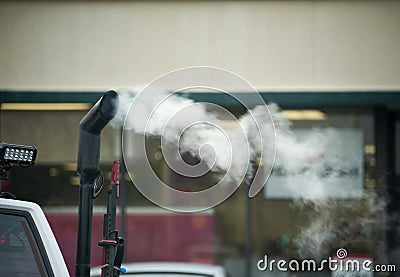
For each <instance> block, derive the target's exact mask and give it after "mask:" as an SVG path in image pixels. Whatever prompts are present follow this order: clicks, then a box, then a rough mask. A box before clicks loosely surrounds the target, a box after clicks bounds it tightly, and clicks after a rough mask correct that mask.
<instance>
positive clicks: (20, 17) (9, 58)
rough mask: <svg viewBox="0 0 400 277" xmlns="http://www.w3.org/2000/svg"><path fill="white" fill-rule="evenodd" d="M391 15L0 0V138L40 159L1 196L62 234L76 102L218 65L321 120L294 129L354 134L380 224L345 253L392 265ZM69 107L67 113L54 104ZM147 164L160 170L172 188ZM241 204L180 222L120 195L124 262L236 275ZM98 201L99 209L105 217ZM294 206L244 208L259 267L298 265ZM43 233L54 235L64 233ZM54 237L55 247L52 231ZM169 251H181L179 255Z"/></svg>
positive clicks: (316, 8)
mask: <svg viewBox="0 0 400 277" xmlns="http://www.w3.org/2000/svg"><path fill="white" fill-rule="evenodd" d="M399 12H400V2H398V1H322V0H321V1H1V2H0V39H1V43H0V65H1V66H0V103H1V110H0V139H1V141H6V142H10V143H19V144H28V145H36V146H37V147H38V150H39V152H38V153H39V154H38V163H37V166H35V167H31V168H28V169H20V168H13V171H12V173H11V179H10V181H9V182H7V183H3V184H2V189H5V190H10V191H12V192H14V193H15V194H17V195H18V196H19V197H21V198H23V199H27V200H32V201H36V202H38V203H39V204H40V205H42V206H43V207H44V208H45V209H46V210H47V212H48V216H49V219H50V220H54V219H55V218H57V216H60V213H62V214H63V215H65V214H66V219H65V222H71V220H72V221H73V215H74V214H75V211H76V209H75V208H76V205H77V203H78V189H77V186H76V185H77V184H78V183H79V180H78V178H77V176H76V173H75V170H76V168H75V167H76V164H75V162H76V156H77V145H78V125H79V121H80V119H81V118H82V117H83V116H84V115H85V113H86V112H87V109H88V106H84V105H83V106H82V105H80V104H81V103H83V104H86V105H87V104H93V103H94V102H95V101H96V99H98V98H99V97H100V96H101V94H102V92H104V91H106V90H108V89H110V88H132V87H135V86H140V85H143V84H146V83H148V82H150V81H152V80H153V79H155V78H157V77H158V76H160V75H162V74H165V73H167V72H169V71H171V70H175V69H178V68H182V67H188V66H194V65H207V66H214V67H220V68H224V69H227V70H229V71H232V72H234V73H236V74H239V75H240V76H242V77H243V78H244V79H246V80H247V81H248V82H249V83H250V84H251V85H253V86H254V87H255V88H256V89H257V90H258V91H260V92H261V93H262V95H263V97H264V99H265V100H266V101H267V102H276V103H277V104H278V105H280V106H281V108H282V109H284V110H291V111H293V110H298V111H304V110H305V109H307V110H309V109H313V110H318V111H320V112H322V113H324V114H325V116H326V117H325V119H324V120H322V121H321V120H315V119H314V120H309V119H297V120H295V121H293V122H294V123H293V127H294V129H296V128H297V129H303V130H304V129H312V128H315V127H336V128H339V129H340V128H342V129H358V130H361V133H362V137H363V140H362V141H361V142H360V145H359V147H360V149H361V151H362V155H363V162H364V166H363V170H364V171H363V176H362V187H363V188H364V189H365V190H367V189H376V191H377V192H378V195H379V197H381V198H382V199H383V198H384V199H387V201H388V208H387V211H388V213H387V220H386V221H385V223H384V226H383V227H382V229H379V230H378V231H377V234H375V235H374V236H373V239H371V238H370V237H369V238H368V239H365V241H361V242H355V243H354V244H351V243H348V242H343V243H342V246H348V247H349V248H350V251H354V252H361V253H369V254H371V255H373V256H374V258H375V259H377V260H382V261H386V262H390V261H392V262H393V261H394V260H396V257H397V256H396V255H397V254H396V253H395V252H396V251H397V248H398V247H400V239H399V235H398V233H397V217H395V216H394V217H392V214H397V213H398V211H399V207H398V204H396V202H398V201H396V200H397V199H399V197H400V192H399V191H398V189H397V184H399V176H400V167H399V165H400V160H399V159H400V119H399V118H400V55H398V52H399V49H400V33H399V29H400V17H399V16H398V15H399ZM198 93H199V95H192V97H193V99H195V100H196V101H205V102H215V103H219V104H221V105H223V106H225V107H227V108H229V109H230V110H232V111H233V112H234V113H235V114H236V115H240V114H241V113H243V111H242V110H241V108H240V107H239V106H235V105H232V104H229V102H225V101H224V98H223V96H218V95H211V96H210V95H208V94H201V93H200V92H198ZM241 93H247V92H245V91H244V92H241ZM39 103H49V104H50V106H48V105H44V106H43V107H42V108H41V106H39ZM65 103H67V104H73V105H71V106H66V107H64V108H63V107H62V106H58V105H59V104H65ZM10 104H12V105H10ZM15 104H30V106H29V105H28V106H18V105H15ZM31 104H33V106H32V105H31ZM78 104H79V105H78ZM120 135H121V133H120V130H119V129H113V128H112V127H107V128H106V130H105V131H104V134H103V138H102V153H101V155H102V156H101V159H102V168H103V171H104V172H105V173H106V174H107V173H108V172H109V171H110V169H111V167H110V165H111V163H112V161H113V160H114V159H118V158H120V155H121V154H120V149H121V148H120ZM156 160H157V159H156ZM156 160H155V161H154V162H155V164H156V166H158V169H157V170H159V171H160V172H162V173H161V174H164V176H170V174H171V173H170V172H169V171H168V169H165V168H166V165H165V164H163V163H162V161H156ZM157 163H158V164H157ZM126 182H127V183H130V180H129V178H128V177H127V178H126ZM32 184H34V185H33V186H32ZM74 185H75V186H74ZM244 195H245V189H244V188H241V189H239V190H238V192H237V193H235V194H234V195H233V196H232V197H231V198H229V200H227V201H226V202H224V203H223V204H221V205H219V206H217V207H215V208H214V209H213V210H212V211H210V212H209V213H205V214H204V213H203V214H195V215H193V216H190V217H189V218H184V217H182V218H177V217H179V216H178V215H177V217H174V216H172V217H171V214H169V213H168V214H165V213H164V212H160V210H158V209H157V208H154V207H153V204H152V203H150V202H149V201H147V200H146V199H145V198H144V197H143V196H141V195H140V193H139V192H138V191H137V190H136V189H135V188H134V186H131V185H129V188H128V196H127V199H126V203H127V207H128V215H127V217H129V219H127V220H126V222H127V224H126V226H125V228H124V230H125V232H126V234H127V241H128V243H129V239H130V237H132V239H131V241H132V245H131V246H130V245H129V244H128V255H127V257H126V259H127V261H128V262H135V261H146V260H156V259H157V260H181V261H192V262H196V261H197V262H211V263H212V262H215V263H220V264H224V265H226V266H227V267H228V268H227V270H228V271H230V272H232V273H235V272H236V273H237V272H241V270H242V268H241V269H239V270H237V269H235V266H237V264H240V262H237V261H243V259H244V258H243V257H244V252H245V251H244V249H245V248H246V240H245V217H246V214H245V209H244V207H245V196H244ZM103 200H104V199H101V198H100V199H99V200H97V201H96V205H97V206H98V207H100V208H101V207H102V206H103V203H104V201H103ZM292 200H293V199H291V198H279V197H278V198H268V197H266V196H265V195H264V194H263V193H261V194H260V195H258V196H257V197H256V198H254V199H253V207H252V215H253V223H252V227H253V231H252V232H253V234H252V235H253V236H252V237H253V251H252V252H253V256H254V257H255V258H257V257H262V256H263V255H264V254H265V253H266V252H268V253H270V254H271V255H272V256H276V257H292V256H296V255H297V252H296V249H295V246H294V242H293V241H292V238H293V237H294V235H295V233H296V232H300V230H301V226H304V225H305V224H307V222H309V220H310V219H309V215H312V214H313V212H315V211H314V210H313V207H308V206H306V207H303V208H302V209H298V208H296V207H294V206H293V201H292ZM355 202H357V203H358V204H360V202H362V201H359V200H356V201H355ZM360 205H362V203H361V204H360ZM100 210H101V209H100ZM138 211H145V212H144V214H145V215H147V217H148V218H150V219H148V220H147V221H146V217H144V218H141V217H140V216H143V214H140V213H139V212H138ZM278 211H279V212H278ZM361 211H363V210H362V208H361ZM146 213H147V214H146ZM358 213H359V212H355V214H351V215H348V217H347V220H348V221H349V222H350V221H351V217H357V216H358ZM69 215H72V219H71V218H69V217H68V216H69ZM99 216H100V217H99V218H101V212H100V213H99ZM152 216H153V217H154V220H155V221H159V220H160V216H161V217H162V216H166V217H167V219H165V218H164V219H163V220H164V221H163V220H161V221H162V222H163V223H162V225H163V226H164V227H163V228H157V227H155V226H156V225H155V223H154V221H151V217H152ZM168 218H169V219H168ZM146 222H147V223H146ZM53 224H55V225H54V226H55V227H54V228H55V229H57V230H58V232H61V230H62V227H60V226H62V224H63V223H62V222H61V223H60V222H55V223H53ZM57 224H61V225H57ZM64 224H65V223H64ZM68 224H73V223H68ZM141 224H142V225H141ZM146 224H147V225H146ZM139 225H141V226H148V228H147V227H142V228H141V227H140V226H139ZM175 225H179V226H186V227H185V228H183V230H185V231H184V232H189V233H192V234H193V237H190V236H189V237H182V240H179V237H181V234H180V233H179V232H178V231H176V230H175V229H174V227H173V226H175ZM138 226H139V227H138ZM299 226H300V227H299ZM298 228H300V229H298ZM95 229H96V228H95ZM135 230H136V233H135ZM358 231H359V230H358ZM358 231H356V232H358ZM99 232H101V231H100V230H99ZM129 232H132V233H129ZM158 232H160V233H158ZM177 232H178V233H177ZM64 235H67V236H70V235H71V234H64ZM56 236H57V234H56ZM58 236H59V237H57V238H58V239H59V240H60V241H62V240H63V237H62V233H59V235H58ZM140 236H142V237H140ZM184 239H185V240H186V241H183V240H184ZM157 240H159V241H158V242H157ZM163 241H174V242H176V243H175V244H174V243H169V244H168V243H166V244H163V243H162V242H163ZM371 241H372V242H371ZM146 242H147V243H148V244H146ZM138 243H141V244H140V245H138ZM95 244H96V242H94V245H95ZM135 244H136V246H137V247H138V249H139V250H137V249H136V248H135ZM155 245H158V246H160V245H163V246H164V247H156V246H155ZM65 247H66V246H65ZM129 247H131V249H130V250H129ZM174 247H175V248H174ZM330 247H331V246H327V247H326V248H327V249H329V251H330V250H332V249H330ZM163 248H168V249H169V250H168V251H167V250H165V249H163ZM171 248H174V249H175V251H172V250H171ZM94 249H95V248H94ZM146 249H149V252H146ZM154 249H156V250H154ZM176 249H185V251H183V253H182V255H178V254H177V255H175V254H176V253H179V250H176ZM136 250H137V251H140V252H141V253H139V254H138V253H137V251H136ZM68 251H71V249H69V250H68ZM94 251H95V250H94ZM163 251H165V253H166V254H165V255H160V252H163ZM173 252H174V253H173ZM68 253H69V252H68ZM71 253H73V251H72V252H71ZM188 253H189V254H188ZM64 254H65V253H64ZM65 255H73V254H65ZM377 256H379V257H377ZM95 258H96V257H95ZM69 259H71V263H72V262H73V257H72V258H71V257H69ZM94 263H95V264H94V265H98V264H99V263H100V262H99V261H97V260H94ZM69 266H73V264H72V265H69ZM254 271H256V269H255V267H254ZM253 273H254V276H256V275H255V274H256V272H253ZM237 274H239V275H238V276H243V275H242V274H240V273H237ZM232 276H235V275H232Z"/></svg>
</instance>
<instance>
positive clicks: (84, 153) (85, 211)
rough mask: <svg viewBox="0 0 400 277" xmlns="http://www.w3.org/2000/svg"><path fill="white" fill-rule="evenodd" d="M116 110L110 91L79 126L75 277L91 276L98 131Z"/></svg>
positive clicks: (98, 142)
mask: <svg viewBox="0 0 400 277" xmlns="http://www.w3.org/2000/svg"><path fill="white" fill-rule="evenodd" d="M117 110H118V94H117V93H116V92H115V91H113V90H110V91H108V92H106V93H105V94H104V95H103V97H102V98H101V99H100V100H99V101H98V102H97V103H96V104H95V105H94V106H93V108H92V109H91V110H90V111H89V112H88V113H87V114H86V116H85V117H84V118H83V119H82V120H81V122H80V125H79V146H78V176H79V178H80V188H79V216H78V241H77V248H76V265H75V276H76V277H89V276H90V248H91V242H92V215H93V199H94V198H95V194H96V191H95V190H96V186H95V183H97V182H98V181H101V182H102V180H101V179H102V178H103V175H102V173H101V171H100V169H99V161H100V141H101V131H102V130H103V128H104V127H105V126H106V125H107V123H108V122H110V120H111V119H112V118H113V117H114V116H115V114H116V113H117Z"/></svg>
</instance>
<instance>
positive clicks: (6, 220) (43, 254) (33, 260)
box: [0, 198, 75, 277]
mask: <svg viewBox="0 0 400 277" xmlns="http://www.w3.org/2000/svg"><path fill="white" fill-rule="evenodd" d="M71 243H72V242H71ZM73 243H75V242H73ZM0 269H1V276H21V277H22V276H40V277H42V276H62V277H64V276H66V277H68V276H70V275H69V273H68V269H67V266H66V264H65V261H64V258H63V256H62V254H61V251H60V248H59V246H58V244H57V241H56V238H55V237H54V234H53V232H52V230H51V228H50V225H49V223H48V222H47V219H46V217H45V215H44V213H43V211H42V209H41V208H40V207H39V206H38V205H37V204H35V203H31V202H26V201H20V200H13V199H2V198H0Z"/></svg>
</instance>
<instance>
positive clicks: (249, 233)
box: [246, 178, 253, 277]
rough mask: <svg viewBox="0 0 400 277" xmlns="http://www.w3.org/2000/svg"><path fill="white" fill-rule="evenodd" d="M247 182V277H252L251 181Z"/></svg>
mask: <svg viewBox="0 0 400 277" xmlns="http://www.w3.org/2000/svg"><path fill="white" fill-rule="evenodd" d="M246 180H247V181H246V276H247V277H251V257H252V252H253V245H252V243H253V241H252V240H253V238H252V233H253V228H252V214H251V199H250V197H249V192H250V185H251V181H250V179H249V178H246Z"/></svg>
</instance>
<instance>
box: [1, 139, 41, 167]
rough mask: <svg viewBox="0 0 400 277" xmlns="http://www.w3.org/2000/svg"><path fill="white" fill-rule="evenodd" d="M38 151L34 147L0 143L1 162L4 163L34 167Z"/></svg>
mask: <svg viewBox="0 0 400 277" xmlns="http://www.w3.org/2000/svg"><path fill="white" fill-rule="evenodd" d="M36 154H37V149H36V147H34V146H26V145H17V144H9V143H4V142H2V143H0V161H1V162H2V163H16V164H20V165H26V166H28V165H33V164H35V160H36Z"/></svg>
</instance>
